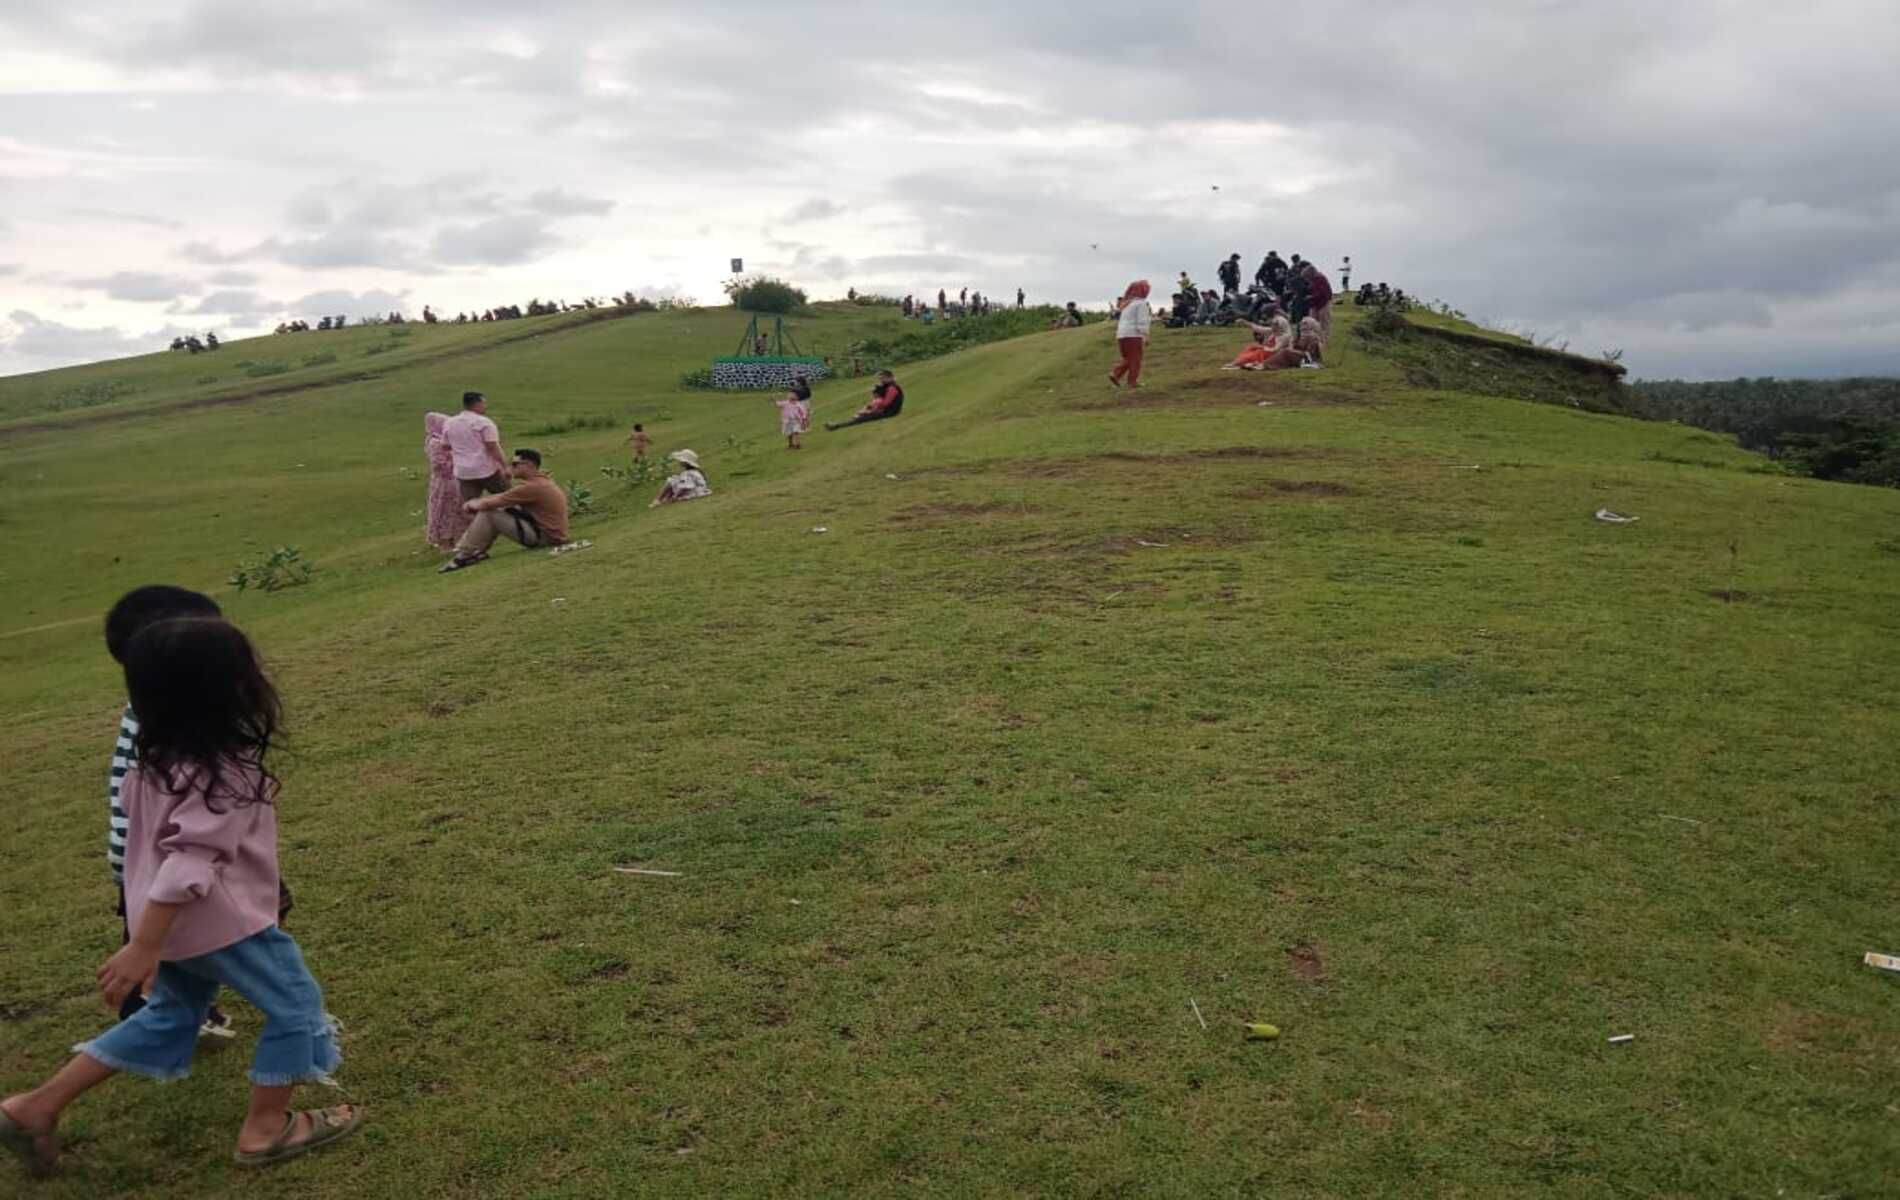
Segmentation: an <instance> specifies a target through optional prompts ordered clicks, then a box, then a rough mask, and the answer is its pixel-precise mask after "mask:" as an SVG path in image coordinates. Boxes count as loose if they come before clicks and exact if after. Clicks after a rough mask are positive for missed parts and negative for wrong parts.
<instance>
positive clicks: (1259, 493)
mask: <svg viewBox="0 0 1900 1200" xmlns="http://www.w3.org/2000/svg"><path fill="white" fill-rule="evenodd" d="M1230 494H1231V495H1232V496H1233V497H1234V499H1236V500H1266V499H1269V498H1271V497H1274V496H1356V495H1358V494H1359V492H1358V489H1356V488H1353V487H1351V486H1349V485H1347V484H1344V483H1335V482H1333V481H1332V480H1330V479H1269V480H1267V481H1266V482H1265V483H1256V484H1254V485H1253V486H1252V487H1244V488H1241V489H1240V490H1239V491H1237V492H1233V493H1230Z"/></svg>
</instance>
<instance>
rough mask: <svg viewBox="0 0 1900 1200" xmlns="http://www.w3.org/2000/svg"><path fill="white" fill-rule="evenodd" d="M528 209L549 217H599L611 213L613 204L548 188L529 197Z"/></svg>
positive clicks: (608, 201)
mask: <svg viewBox="0 0 1900 1200" xmlns="http://www.w3.org/2000/svg"><path fill="white" fill-rule="evenodd" d="M528 207H529V208H531V209H533V210H534V211H535V212H538V213H546V214H547V215H548V216H551V217H582V216H585V217H600V216H605V215H606V214H608V213H610V212H612V211H613V207H614V202H613V201H612V200H603V199H599V198H597V197H594V196H582V195H577V194H575V193H573V192H568V191H563V190H561V189H560V188H548V189H546V190H545V191H539V192H536V193H535V194H534V195H532V196H529V197H528Z"/></svg>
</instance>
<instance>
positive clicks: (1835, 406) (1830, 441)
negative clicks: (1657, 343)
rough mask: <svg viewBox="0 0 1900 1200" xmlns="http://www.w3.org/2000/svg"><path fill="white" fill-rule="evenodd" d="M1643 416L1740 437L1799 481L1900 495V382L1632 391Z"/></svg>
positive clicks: (1785, 382) (1676, 385)
mask: <svg viewBox="0 0 1900 1200" xmlns="http://www.w3.org/2000/svg"><path fill="white" fill-rule="evenodd" d="M1629 391H1630V394H1631V396H1632V397H1633V398H1634V401H1635V409H1636V414H1635V415H1637V416H1641V417H1644V418H1646V419H1649V420H1652V421H1679V422H1681V423H1682V424H1684V425H1693V426H1695V427H1696V428H1698V429H1707V430H1710V431H1712V432H1715V433H1725V434H1730V435H1733V436H1734V438H1735V440H1736V442H1737V444H1739V445H1740V446H1742V448H1743V449H1746V450H1754V451H1757V452H1759V453H1762V454H1766V455H1767V456H1768V457H1769V458H1771V459H1773V460H1774V461H1776V462H1778V463H1780V464H1782V466H1783V467H1785V468H1786V469H1788V470H1789V471H1791V472H1793V473H1794V474H1798V475H1808V476H1812V477H1813V478H1815V479H1829V480H1835V481H1838V482H1842V483H1865V484H1874V485H1877V486H1880V487H1900V379H1880V378H1854V379H1774V378H1771V377H1765V378H1760V379H1734V380H1729V381H1726V382H1718V383H1685V382H1682V381H1681V380H1665V381H1661V382H1650V383H1635V384H1631V385H1629Z"/></svg>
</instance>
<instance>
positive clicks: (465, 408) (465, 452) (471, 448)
mask: <svg viewBox="0 0 1900 1200" xmlns="http://www.w3.org/2000/svg"><path fill="white" fill-rule="evenodd" d="M442 437H443V439H444V440H446V441H447V442H448V444H449V453H450V457H451V459H452V461H453V464H454V469H455V486H456V488H457V489H458V490H459V491H460V492H461V496H462V499H463V501H464V502H466V501H469V500H473V499H474V498H475V497H477V496H479V495H481V494H482V493H483V492H491V493H492V492H504V491H507V490H508V456H507V455H506V454H503V453H502V451H501V431H500V430H499V429H497V428H495V423H494V422H493V421H491V420H489V419H488V398H487V397H486V396H483V395H482V394H481V393H480V392H463V393H462V411H461V412H459V413H457V414H456V415H454V416H453V417H450V418H449V419H448V420H447V421H446V422H445V423H444V424H443V426H442Z"/></svg>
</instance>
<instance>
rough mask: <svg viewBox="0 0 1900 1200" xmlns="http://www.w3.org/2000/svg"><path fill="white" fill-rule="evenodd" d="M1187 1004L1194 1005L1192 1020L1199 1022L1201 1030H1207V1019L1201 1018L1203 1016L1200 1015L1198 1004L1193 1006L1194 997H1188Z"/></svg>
mask: <svg viewBox="0 0 1900 1200" xmlns="http://www.w3.org/2000/svg"><path fill="white" fill-rule="evenodd" d="M1188 1003H1189V1004H1193V1005H1194V1019H1195V1020H1196V1021H1199V1022H1200V1023H1201V1028H1202V1029H1206V1028H1207V1018H1206V1017H1203V1016H1202V1015H1201V1006H1200V1005H1198V1004H1194V997H1192V996H1189V997H1188Z"/></svg>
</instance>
